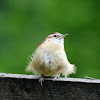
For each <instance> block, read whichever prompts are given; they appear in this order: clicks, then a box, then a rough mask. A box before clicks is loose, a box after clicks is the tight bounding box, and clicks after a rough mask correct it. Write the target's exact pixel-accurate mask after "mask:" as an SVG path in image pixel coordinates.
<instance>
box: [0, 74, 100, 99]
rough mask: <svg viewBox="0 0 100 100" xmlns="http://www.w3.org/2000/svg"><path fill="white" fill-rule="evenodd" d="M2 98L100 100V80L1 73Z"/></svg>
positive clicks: (0, 96) (0, 97)
mask: <svg viewBox="0 0 100 100" xmlns="http://www.w3.org/2000/svg"><path fill="white" fill-rule="evenodd" d="M0 100H100V80H99V79H94V80H92V79H81V78H59V79H55V80H53V79H52V78H45V80H44V82H43V86H41V85H40V83H39V77H38V76H34V75H23V74H6V73H0Z"/></svg>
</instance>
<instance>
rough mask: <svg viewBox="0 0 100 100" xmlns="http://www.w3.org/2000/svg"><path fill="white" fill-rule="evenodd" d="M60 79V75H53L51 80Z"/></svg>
mask: <svg viewBox="0 0 100 100" xmlns="http://www.w3.org/2000/svg"><path fill="white" fill-rule="evenodd" d="M59 77H60V74H58V75H53V77H52V78H53V79H57V78H59Z"/></svg>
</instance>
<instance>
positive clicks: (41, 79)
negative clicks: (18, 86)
mask: <svg viewBox="0 0 100 100" xmlns="http://www.w3.org/2000/svg"><path fill="white" fill-rule="evenodd" d="M43 81H44V75H42V76H41V77H40V79H39V82H40V84H41V86H42V82H43Z"/></svg>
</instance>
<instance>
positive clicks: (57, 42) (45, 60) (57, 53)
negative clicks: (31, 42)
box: [26, 32, 75, 76]
mask: <svg viewBox="0 0 100 100" xmlns="http://www.w3.org/2000/svg"><path fill="white" fill-rule="evenodd" d="M65 36H66V35H63V34H60V33H58V32H55V33H53V34H51V35H49V36H48V37H47V38H46V39H45V40H44V41H43V43H41V44H40V45H39V46H38V47H37V48H36V51H35V52H34V54H33V56H32V58H31V60H32V61H30V63H29V65H28V66H27V68H26V70H27V71H32V72H33V73H35V74H36V75H40V74H43V75H44V76H45V75H46V76H47V75H58V74H60V73H62V74H63V75H64V76H68V75H69V74H72V73H75V66H74V65H73V64H70V63H69V61H68V59H67V56H66V53H65V50H64V37H65Z"/></svg>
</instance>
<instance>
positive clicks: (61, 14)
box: [0, 0, 100, 78]
mask: <svg viewBox="0 0 100 100" xmlns="http://www.w3.org/2000/svg"><path fill="white" fill-rule="evenodd" d="M56 31H57V32H60V33H69V36H67V37H66V38H65V50H66V53H67V55H68V59H69V61H70V62H71V63H74V64H75V65H76V66H77V73H76V74H75V75H71V77H82V78H83V77H84V76H90V77H94V78H100V76H99V75H100V42H99V41H100V0H0V72H6V73H21V74H24V73H25V67H26V66H27V64H28V60H27V57H28V56H29V55H31V54H32V53H33V52H34V50H35V48H36V45H37V44H39V43H41V42H42V41H43V40H44V39H45V37H46V36H47V35H49V34H51V33H53V32H56Z"/></svg>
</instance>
